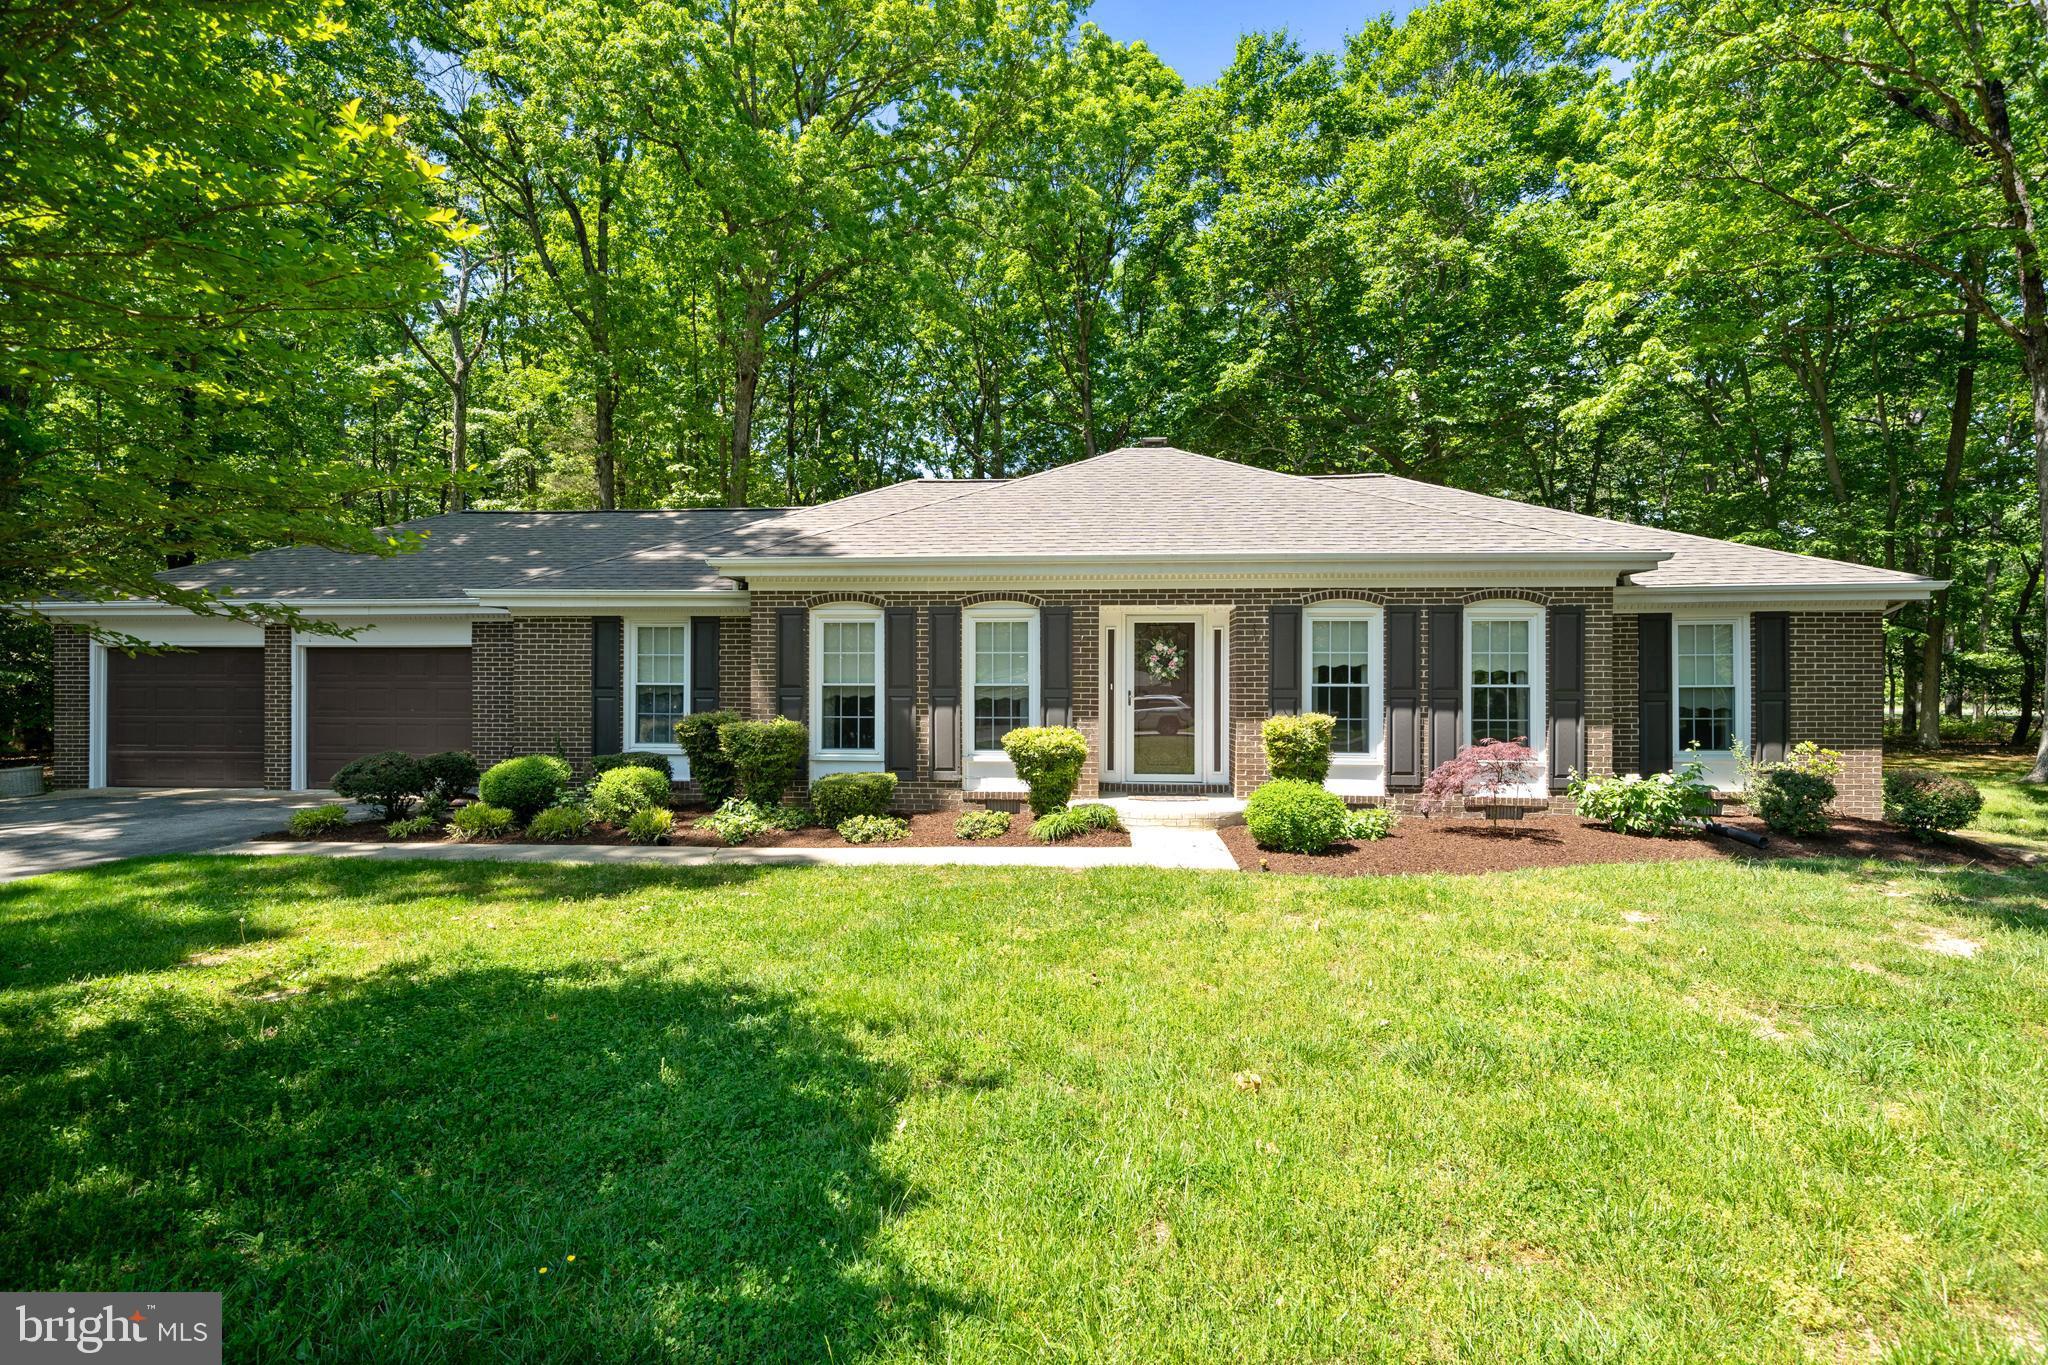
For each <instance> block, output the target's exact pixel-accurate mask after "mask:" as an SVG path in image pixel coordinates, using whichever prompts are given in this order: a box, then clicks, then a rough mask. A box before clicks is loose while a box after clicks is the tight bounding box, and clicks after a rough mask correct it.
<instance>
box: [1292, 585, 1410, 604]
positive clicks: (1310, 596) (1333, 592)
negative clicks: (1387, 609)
mask: <svg viewBox="0 0 2048 1365" xmlns="http://www.w3.org/2000/svg"><path fill="white" fill-rule="evenodd" d="M1318 602H1369V603H1371V604H1372V605H1373V606H1375V607H1384V606H1386V605H1388V602H1387V595H1386V594H1385V593H1383V592H1375V591H1374V590H1372V589H1371V588H1322V589H1318V590H1317V591H1315V592H1305V593H1303V594H1301V595H1300V596H1299V597H1295V598H1292V599H1290V603H1291V605H1295V606H1303V607H1313V606H1315V605H1316V604H1317V603H1318Z"/></svg>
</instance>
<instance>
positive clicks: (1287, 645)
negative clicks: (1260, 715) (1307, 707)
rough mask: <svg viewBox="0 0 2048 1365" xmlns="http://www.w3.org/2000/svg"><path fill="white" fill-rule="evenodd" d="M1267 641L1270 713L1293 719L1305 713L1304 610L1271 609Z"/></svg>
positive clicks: (1289, 608) (1267, 698)
mask: <svg viewBox="0 0 2048 1365" xmlns="http://www.w3.org/2000/svg"><path fill="white" fill-rule="evenodd" d="M1266 639H1267V641H1268V646H1269V648H1270V650H1271V653H1272V657H1271V659H1270V661H1269V662H1268V663H1267V665H1266V713H1267V714H1268V715H1273V716H1291V715H1293V714H1295V713H1296V712H1298V711H1300V710H1301V608H1300V607H1270V608H1268V609H1267V611H1266Z"/></svg>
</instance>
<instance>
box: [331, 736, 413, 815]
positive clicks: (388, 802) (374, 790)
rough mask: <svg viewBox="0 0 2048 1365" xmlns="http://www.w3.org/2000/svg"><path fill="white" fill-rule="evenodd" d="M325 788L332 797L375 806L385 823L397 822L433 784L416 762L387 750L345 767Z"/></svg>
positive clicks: (411, 758)
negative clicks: (330, 789) (331, 793)
mask: <svg viewBox="0 0 2048 1365" xmlns="http://www.w3.org/2000/svg"><path fill="white" fill-rule="evenodd" d="M328 785H329V786H331V787H333V788H334V794H335V795H336V796H345V797H347V798H348V799H349V800H351V801H360V802H362V803H363V804H364V805H369V806H375V807H376V808H377V813H378V814H379V815H380V816H382V817H383V818H384V819H385V820H401V819H404V818H405V813H406V811H407V810H409V809H411V807H412V803H413V798H414V797H417V796H420V795H422V794H424V793H425V792H426V790H427V788H428V787H430V786H432V785H433V784H432V783H431V782H429V781H428V779H427V771H426V769H425V768H424V767H422V766H421V764H420V761H419V760H418V759H416V758H414V757H413V756H412V755H411V754H405V753H400V752H399V751H398V750H396V749H387V750H385V751H384V752H383V753H381V754H370V755H368V756H366V757H363V758H359V759H357V760H356V761H355V762H353V763H350V764H348V765H346V766H345V767H343V768H342V770H341V771H340V772H338V773H336V774H335V775H334V780H333V781H332V782H330V783H329V784H328Z"/></svg>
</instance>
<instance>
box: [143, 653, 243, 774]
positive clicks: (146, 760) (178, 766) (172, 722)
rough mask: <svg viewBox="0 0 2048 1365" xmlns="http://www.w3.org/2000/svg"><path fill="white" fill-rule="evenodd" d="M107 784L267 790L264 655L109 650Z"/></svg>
mask: <svg viewBox="0 0 2048 1365" xmlns="http://www.w3.org/2000/svg"><path fill="white" fill-rule="evenodd" d="M107 781H108V782H110V783H112V784H113V785H114V786H116V787H260V786H262V785H263V651H262V650H260V649H188V650H179V651H177V652H176V653H170V654H137V655H135V656H133V657H130V656H128V655H126V654H121V653H118V652H115V651H112V650H110V651H108V653H107Z"/></svg>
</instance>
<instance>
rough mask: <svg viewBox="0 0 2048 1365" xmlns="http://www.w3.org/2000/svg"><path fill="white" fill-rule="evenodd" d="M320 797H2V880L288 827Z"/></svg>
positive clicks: (196, 794) (252, 793)
mask: <svg viewBox="0 0 2048 1365" xmlns="http://www.w3.org/2000/svg"><path fill="white" fill-rule="evenodd" d="M323 799H332V798H323V797H320V796H308V795H305V794H303V793H301V794H292V795H287V794H285V793H282V792H257V791H149V792H141V791H107V792H93V793H90V794H84V793H81V794H77V795H66V796H29V797H19V798H16V799H14V800H11V801H0V881H13V880H15V879H16V878H19V877H33V876H36V875H38V874H39V873H43V872H61V871H64V870H66V869H67V868H74V867H87V866H90V865H91V864H93V863H104V862H111V861H112V860H113V859H115V858H136V857H141V856H143V855H145V854H151V853H193V852H197V851H199V850H202V849H209V848H219V847H220V846H221V845H223V844H232V843H238V842H240V841H241V840H243V839H247V838H249V837H251V836H252V835H257V834H264V833H267V832H268V831H270V830H274V829H282V828H284V822H285V820H286V818H287V816H288V815H289V813H290V812H292V811H294V810H297V809H299V808H300V807H301V806H316V805H318V804H320V802H321V801H322V800H323Z"/></svg>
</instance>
